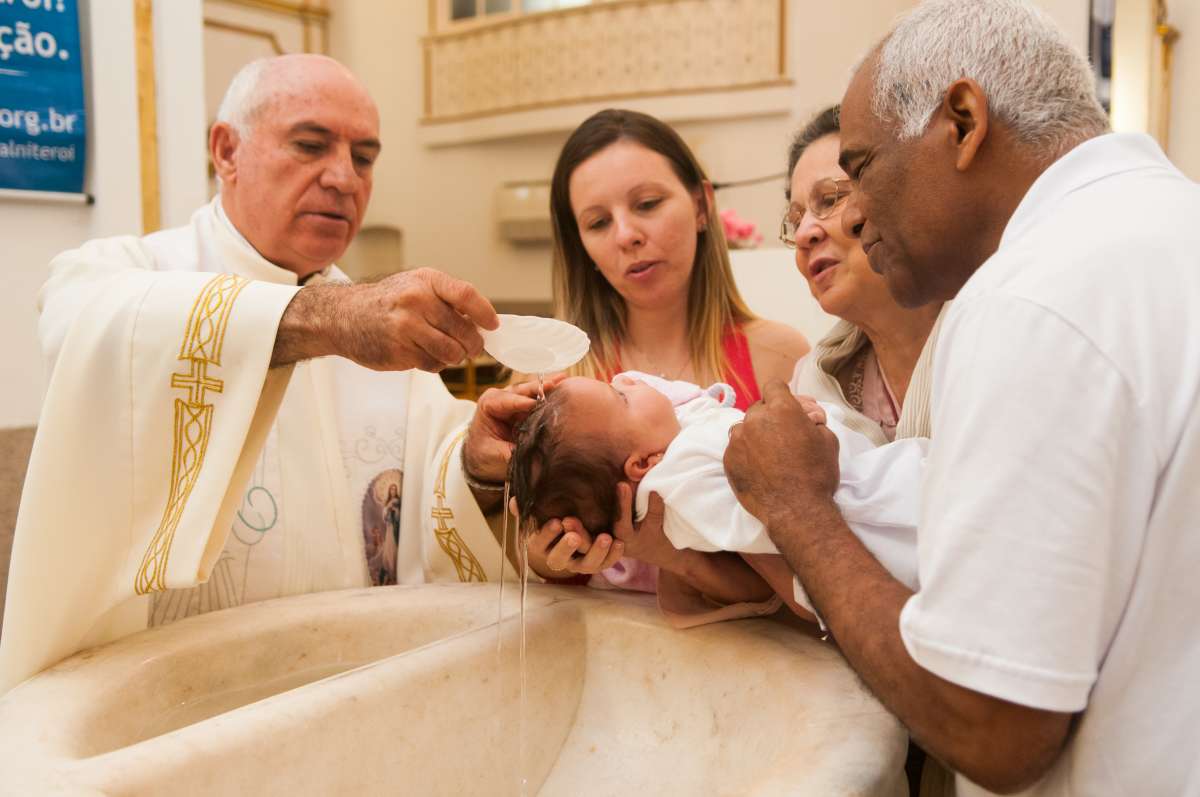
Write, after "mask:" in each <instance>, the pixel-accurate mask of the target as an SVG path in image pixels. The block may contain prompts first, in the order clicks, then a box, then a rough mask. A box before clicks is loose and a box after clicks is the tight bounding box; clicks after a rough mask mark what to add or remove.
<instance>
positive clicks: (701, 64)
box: [422, 0, 787, 123]
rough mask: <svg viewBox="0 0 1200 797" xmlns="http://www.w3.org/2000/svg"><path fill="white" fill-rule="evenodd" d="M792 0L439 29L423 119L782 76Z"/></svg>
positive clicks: (691, 3) (625, 0)
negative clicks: (786, 15) (788, 0)
mask: <svg viewBox="0 0 1200 797" xmlns="http://www.w3.org/2000/svg"><path fill="white" fill-rule="evenodd" d="M785 2H786V0H610V2H605V3H597V4H592V5H586V6H579V7H576V8H571V9H565V10H562V11H552V12H546V13H540V14H527V15H520V16H515V17H506V18H504V19H501V20H499V21H496V22H494V23H491V24H481V25H473V26H471V27H469V28H465V29H461V30H449V31H445V32H435V33H432V34H430V35H428V36H426V37H425V38H424V39H423V40H422V41H423V45H424V59H425V65H424V68H425V76H424V77H425V121H426V122H433V123H436V122H450V121H460V120H465V119H472V118H478V117H484V116H490V115H495V114H503V113H512V112H516V111H527V110H535V109H539V108H548V107H554V106H558V105H566V104H570V103H576V102H589V101H605V100H610V99H621V98H630V97H647V96H661V95H670V94H696V93H703V92H714V91H729V90H739V89H753V88H763V87H768V86H776V85H780V84H782V83H785V82H787V81H786V63H787V59H786V53H785V46H784V42H785V35H784V26H785V19H784V7H785Z"/></svg>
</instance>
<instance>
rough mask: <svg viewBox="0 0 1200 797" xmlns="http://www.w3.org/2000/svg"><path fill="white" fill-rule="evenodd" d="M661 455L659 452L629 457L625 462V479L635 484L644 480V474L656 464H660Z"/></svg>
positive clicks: (636, 454)
mask: <svg viewBox="0 0 1200 797" xmlns="http://www.w3.org/2000/svg"><path fill="white" fill-rule="evenodd" d="M662 458H663V453H662V452H661V451H659V452H658V453H657V454H645V455H643V454H638V453H636V452H635V453H633V454H630V455H629V459H627V460H625V478H626V479H629V481H631V482H633V483H634V484H637V483H638V482H640V481H641V480H642V479H644V478H645V476H646V473H647V472H648V471H649V470H650V469H651V468H653V467H654V466H655V465H657V464H658V463H660V462H662Z"/></svg>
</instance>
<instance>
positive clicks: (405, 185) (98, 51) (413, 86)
mask: <svg viewBox="0 0 1200 797" xmlns="http://www.w3.org/2000/svg"><path fill="white" fill-rule="evenodd" d="M1041 1H1042V5H1043V6H1044V7H1045V8H1046V9H1047V10H1048V11H1049V12H1050V13H1051V15H1052V16H1054V17H1055V19H1056V20H1058V22H1059V23H1060V24H1061V25H1063V27H1064V28H1065V29H1066V30H1067V32H1068V34H1069V35H1070V36H1071V38H1072V39H1073V40H1074V41H1075V42H1076V43H1077V44H1079V46H1081V47H1082V46H1083V44H1084V42H1085V38H1086V23H1087V6H1088V3H1087V0H1041ZM911 4H912V0H844V2H841V3H824V4H815V3H810V2H807V0H789V2H788V14H787V19H788V26H789V31H788V55H789V73H790V74H791V75H792V77H793V78H794V79H795V86H794V87H793V91H792V93H791V95H790V96H791V99H790V101H785V102H784V105H783V106H780V107H778V109H777V110H776V111H775V112H773V113H765V112H764V111H763V110H762V109H761V108H759V109H758V110H753V109H748V110H746V111H745V113H744V114H742V115H734V116H732V117H727V118H723V119H720V120H710V121H690V122H689V121H680V122H677V127H678V128H679V129H680V131H681V132H682V133H683V135H684V136H685V138H687V140H688V141H689V142H690V143H691V144H692V146H693V147H694V148H695V150H696V152H697V154H698V155H699V156H700V158H701V160H702V161H703V162H704V164H705V166H706V167H707V169H708V171H709V173H710V175H711V176H712V177H713V179H715V180H734V179H740V178H746V177H754V176H759V175H767V174H772V173H775V172H778V171H780V170H782V168H783V165H784V157H785V152H786V147H787V143H788V139H789V137H790V135H791V134H792V133H793V131H794V130H795V128H796V127H798V126H799V125H800V124H801V122H802V121H803V120H804V119H806V118H807V117H808V116H809V115H810V114H811V113H812V112H813V111H815V110H817V109H819V108H820V107H822V106H823V105H825V104H827V103H829V102H833V101H836V100H837V99H838V97H839V96H840V94H841V91H842V87H843V84H844V81H845V79H846V77H847V74H848V70H849V68H850V66H851V65H852V64H853V63H854V61H855V60H856V59H857V58H858V57H859V55H860V54H861V53H862V51H863V50H864V49H865V48H866V47H867V46H868V45H869V43H870V42H871V41H872V40H874V39H875V38H876V37H877V36H878V35H880V34H881V33H882V32H883V31H885V30H886V29H887V27H888V25H889V23H890V21H891V20H892V19H893V17H894V16H895V15H896V14H898V13H900V12H902V11H903V10H905V9H906V8H908V7H910V5H911ZM83 5H84V7H85V9H91V8H93V7H95V8H97V9H100V10H102V13H93V14H89V15H88V16H89V17H90V25H89V27H88V30H90V35H89V39H88V40H89V42H90V44H91V52H92V54H93V56H92V58H91V60H92V63H93V65H94V66H96V67H97V69H96V71H95V73H94V74H92V76H91V78H90V80H89V105H90V117H91V118H90V119H89V127H90V131H91V135H90V140H89V156H88V181H87V186H88V190H89V191H91V192H92V193H94V194H95V195H96V204H95V205H93V206H91V207H81V206H69V205H34V204H22V203H19V202H13V201H9V200H0V235H2V236H3V239H4V241H5V248H4V255H5V257H4V260H3V262H4V266H5V277H6V281H5V290H4V292H3V294H0V335H3V339H4V341H5V347H4V351H5V354H4V356H3V357H0V384H3V385H5V389H4V390H3V391H0V428H9V427H18V426H26V425H30V424H32V423H34V422H36V419H37V415H38V412H39V408H40V403H41V393H42V379H43V374H42V364H41V354H40V351H39V348H38V345H37V337H36V323H37V315H36V309H35V301H36V294H37V290H38V288H39V286H40V285H41V283H42V281H43V279H44V277H45V267H46V263H47V261H48V260H49V259H50V258H51V257H52V256H53V255H54V254H55V253H57V252H59V251H61V250H62V249H64V248H67V247H70V246H75V245H77V244H79V243H81V242H83V241H85V240H87V239H89V238H92V237H96V236H102V235H114V234H120V233H138V232H140V224H141V197H140V189H139V181H138V162H139V155H138V147H137V142H138V130H137V101H136V82H135V72H134V69H135V67H134V50H133V13H132V5H133V4H132V0H112V2H110V0H85V2H84V4H83ZM1171 5H1172V9H1171V15H1172V20H1173V22H1174V23H1175V24H1176V26H1177V27H1179V28H1180V30H1182V31H1183V36H1182V38H1181V39H1180V41H1179V44H1178V46H1177V48H1176V79H1175V85H1174V92H1173V94H1174V102H1173V108H1172V110H1173V113H1172V127H1171V145H1170V148H1169V152H1170V155H1171V156H1172V158H1173V159H1174V160H1175V161H1176V162H1177V163H1178V164H1179V165H1180V166H1181V168H1183V169H1184V170H1185V171H1186V172H1188V173H1189V174H1190V175H1191V176H1192V177H1194V178H1200V104H1197V103H1196V102H1195V101H1193V100H1191V99H1190V98H1192V97H1194V96H1195V95H1196V93H1197V91H1198V90H1200V3H1196V2H1187V0H1173V2H1172V3H1171ZM425 7H426V4H425V3H412V2H405V3H387V4H384V3H376V2H370V1H369V0H334V2H332V3H331V10H332V12H333V18H332V24H331V29H330V48H331V51H332V52H333V54H334V55H336V56H338V57H340V58H341V59H342V60H344V61H346V62H347V63H348V64H349V65H350V66H351V67H352V68H354V69H355V70H356V71H357V72H358V73H359V74H360V75H362V77H363V79H364V80H365V81H366V82H367V84H368V85H369V87H370V88H371V90H372V92H373V93H374V95H375V96H376V97H377V98H378V100H379V103H380V111H381V114H382V117H383V131H384V140H385V155H384V157H383V159H382V160H381V161H380V165H379V172H378V183H377V187H376V193H375V198H374V200H373V202H372V205H371V209H370V214H369V218H368V220H367V221H368V223H373V224H391V225H395V226H397V227H399V228H401V229H403V231H404V236H405V243H404V250H405V258H406V262H407V264H408V265H432V266H438V267H441V268H444V269H446V270H447V271H450V272H452V273H454V274H457V275H459V276H462V277H464V278H466V279H470V280H472V281H474V282H476V283H477V284H479V285H480V287H481V288H482V289H483V290H484V292H485V293H487V294H488V295H489V296H491V297H493V298H495V299H508V300H529V299H534V300H538V299H546V298H548V297H549V293H550V279H549V268H548V264H549V248H548V246H546V245H544V244H540V245H533V246H516V245H513V244H511V243H508V242H506V241H504V240H503V239H501V238H500V236H499V234H498V232H497V229H496V223H495V219H494V216H493V191H494V190H495V188H496V186H498V185H499V184H500V183H502V182H506V181H513V180H536V179H545V178H548V177H549V176H550V172H551V170H552V168H553V163H554V158H555V156H556V154H557V151H558V148H559V147H560V146H561V144H562V141H563V139H564V138H565V136H566V134H567V128H568V127H569V126H570V125H572V124H574V123H576V122H578V121H580V120H582V118H583V117H584V116H585V115H586V114H587V113H588V112H590V110H591V109H582V108H577V109H574V110H573V112H572V113H573V114H574V115H573V116H572V115H571V114H568V115H566V116H565V117H564V116H561V115H560V116H559V117H558V118H557V120H556V122H555V124H554V125H551V126H550V128H549V129H552V130H556V132H544V133H539V134H536V135H531V136H525V137H512V138H508V139H504V140H493V141H489V142H482V143H473V144H465V145H453V146H450V145H440V146H428V142H429V141H430V140H431V136H430V131H429V130H427V129H423V128H422V126H421V125H420V123H419V121H418V120H419V117H420V112H421V85H422V84H421V81H422V76H421V51H420V44H419V39H420V36H421V35H423V34H424V33H425V27H426V22H427V19H426V12H425ZM201 8H202V3H201V0H156V4H155V27H156V40H157V41H156V56H157V65H156V69H157V71H158V75H159V84H158V90H159V98H160V109H162V108H166V109H169V112H163V113H161V114H160V117H159V134H160V170H161V173H162V180H161V183H162V185H161V187H162V208H163V221H164V224H168V225H173V224H179V223H182V222H183V221H185V220H186V218H187V216H188V215H189V214H190V212H191V211H192V209H194V208H195V207H197V206H198V205H200V204H201V203H202V202H203V201H204V196H205V183H204V128H205V119H204V103H203V97H204V90H205V86H204V82H205V81H204V77H203V75H204V72H203V68H202V60H203V59H202V55H201V52H200V49H201V46H202V39H203V37H202V33H201V30H202V28H201ZM802 9H803V14H801V10H802ZM101 61H102V62H103V68H102V70H101V69H99V65H100V63H101ZM642 107H643V108H644V109H647V110H649V111H651V112H654V111H655V109H656V108H663V109H668V110H667V111H663V113H670V114H673V116H672V118H675V119H678V118H680V113H681V112H680V111H679V109H678V107H677V106H676V105H673V104H672V102H671V101H668V100H657V101H655V100H648V101H643V104H642ZM738 113H741V112H740V111H739V112H738ZM684 116H686V114H684ZM564 119H565V120H566V121H564ZM718 201H719V202H720V204H721V205H722V207H732V208H734V209H736V210H737V211H738V212H739V213H740V214H741V215H743V216H746V217H748V218H750V219H752V220H754V221H756V222H757V223H758V225H759V228H760V230H761V231H762V232H763V234H764V237H765V238H766V244H765V245H768V246H770V245H774V234H775V229H776V225H777V223H778V214H779V211H780V209H781V207H782V195H781V185H779V184H775V183H772V184H765V185H760V186H755V187H747V188H737V189H730V190H727V191H724V192H722V194H721V195H720V196H719V197H718Z"/></svg>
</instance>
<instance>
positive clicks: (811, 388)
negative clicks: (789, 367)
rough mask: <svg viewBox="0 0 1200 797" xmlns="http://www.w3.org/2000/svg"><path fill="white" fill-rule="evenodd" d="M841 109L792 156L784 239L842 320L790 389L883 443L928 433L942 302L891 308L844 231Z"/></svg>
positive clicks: (812, 128) (806, 135)
mask: <svg viewBox="0 0 1200 797" xmlns="http://www.w3.org/2000/svg"><path fill="white" fill-rule="evenodd" d="M838 110H839V109H838V107H837V106H834V107H832V108H827V109H825V110H824V111H822V112H821V113H819V114H818V115H817V116H816V117H815V118H813V119H812V121H810V122H809V123H808V124H807V125H806V126H805V127H804V129H803V130H801V131H800V133H799V134H798V135H797V136H796V138H795V140H794V141H793V142H792V146H791V149H790V151H789V153H788V173H789V175H790V178H789V185H788V190H787V199H788V209H787V211H786V213H785V215H784V219H783V226H782V230H781V232H780V238H781V239H782V240H783V242H784V243H785V244H786V245H787V246H789V247H792V248H794V249H795V250H796V268H798V269H799V270H800V273H801V274H802V275H803V276H804V279H805V280H807V282H808V288H809V290H810V291H812V295H813V298H814V299H816V300H817V302H818V303H819V304H820V305H821V308H822V309H823V310H824V311H825V312H827V313H829V314H830V315H835V316H837V317H838V318H840V319H841V321H839V322H838V323H837V324H836V325H835V326H834V327H833V329H832V330H831V331H830V332H829V333H828V334H827V335H826V336H825V337H824V338H823V339H822V340H821V341H819V342H818V343H817V345H816V346H815V347H814V349H813V351H812V353H811V354H809V355H808V357H806V358H805V359H804V360H802V361H801V362H800V363H799V364H798V365H797V367H796V371H795V373H794V374H793V377H792V382H791V387H792V392H794V393H804V394H807V395H811V396H814V397H816V398H818V399H821V400H822V401H830V402H834V403H837V404H841V405H843V406H844V407H845V408H846V409H848V410H850V413H849V414H850V417H851V419H852V420H853V423H854V427H855V428H856V430H857V431H860V432H862V433H863V434H864V435H866V436H868V437H870V438H871V439H872V440H874V441H875V443H876V444H877V445H882V444H883V443H886V442H888V441H890V440H893V439H895V438H896V437H927V436H928V435H929V379H930V361H931V358H932V348H933V347H932V345H930V346H928V347H927V346H926V341H927V340H929V339H930V333H931V331H932V330H933V328H934V325H935V324H936V322H937V319H938V317H939V314H940V312H941V309H942V305H941V304H935V305H929V306H926V307H921V308H918V309H915V310H910V309H906V308H903V307H901V306H900V305H898V304H896V301H895V300H894V299H893V298H892V296H891V294H890V293H888V289H887V284H886V283H885V282H884V279H883V277H881V276H880V275H878V274H876V273H875V272H874V271H872V270H871V266H870V264H869V263H868V262H867V256H866V253H865V252H863V250H862V247H861V246H860V245H859V242H858V240H856V239H854V238H851V237H850V236H849V235H847V233H846V231H845V230H844V229H843V228H842V209H843V207H844V206H845V204H846V200H847V199H848V198H849V196H850V192H851V184H850V180H849V179H848V178H847V177H846V174H845V172H843V171H842V170H841V168H840V167H839V166H838V148H839V144H840V137H839V129H840V128H839V125H838Z"/></svg>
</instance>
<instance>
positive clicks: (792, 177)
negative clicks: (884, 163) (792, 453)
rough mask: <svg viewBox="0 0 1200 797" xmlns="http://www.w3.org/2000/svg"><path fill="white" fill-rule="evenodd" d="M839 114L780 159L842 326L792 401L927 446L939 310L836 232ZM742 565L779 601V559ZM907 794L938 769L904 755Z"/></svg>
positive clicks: (787, 572) (940, 785)
mask: <svg viewBox="0 0 1200 797" xmlns="http://www.w3.org/2000/svg"><path fill="white" fill-rule="evenodd" d="M838 112H839V108H838V106H834V107H831V108H826V109H825V110H824V111H822V112H821V113H819V114H817V115H816V116H815V117H814V118H813V119H812V120H811V121H810V122H809V123H808V124H807V125H805V127H804V128H803V129H802V130H801V131H800V132H799V133H798V134H797V135H796V138H795V139H794V140H793V142H792V145H791V148H790V150H789V152H788V174H789V182H788V189H787V200H788V208H787V210H786V211H785V213H784V217H783V224H782V228H781V230H780V236H779V237H780V238H781V239H782V240H783V242H784V244H786V245H787V246H789V247H792V248H794V249H795V250H796V268H798V269H799V270H800V273H801V274H802V275H803V276H804V279H805V280H807V282H808V288H809V290H810V291H811V292H812V295H813V298H815V299H816V300H817V302H818V303H819V304H820V305H821V308H822V309H823V310H825V312H827V313H829V314H830V315H835V316H837V317H838V318H840V319H841V320H840V321H838V322H837V324H835V325H834V327H833V329H832V330H830V331H829V333H828V334H827V335H825V337H824V338H822V339H821V340H820V341H818V342H817V344H816V345H815V346H814V347H813V350H812V351H811V352H810V353H809V355H808V356H807V357H805V358H804V359H803V360H801V361H800V362H799V363H798V364H797V365H796V371H795V373H794V374H793V375H792V380H791V383H790V387H791V390H792V392H793V393H798V394H805V395H809V396H814V397H816V398H818V399H820V400H822V401H827V402H831V403H835V404H838V405H841V406H842V407H843V408H844V409H845V410H846V411H847V412H846V416H847V417H846V425H847V426H850V427H851V428H853V429H854V430H856V431H858V432H861V433H862V434H864V435H866V436H867V437H868V438H870V439H871V440H872V441H874V442H875V444H876V445H883V444H885V443H887V442H890V441H891V440H894V439H895V438H897V437H929V436H930V423H929V397H930V387H931V379H932V362H933V350H934V346H935V344H936V342H937V331H936V330H937V325H938V320H939V319H940V317H941V312H942V308H943V305H942V304H940V303H939V304H932V305H928V306H926V307H921V308H917V309H915V310H910V309H906V308H903V307H901V306H900V305H898V304H896V302H895V300H894V299H893V298H892V296H891V294H890V293H889V292H888V289H887V284H886V282H885V281H884V278H883V277H882V276H880V275H879V274H876V273H875V272H874V271H872V270H871V266H870V264H869V263H868V262H867V255H866V253H865V252H864V251H863V249H862V246H860V244H859V241H858V239H856V238H851V237H850V236H849V235H847V234H846V231H845V230H844V229H843V227H842V211H843V209H844V207H845V205H846V201H847V199H849V197H850V194H851V191H852V188H851V182H850V180H849V179H848V178H847V176H846V173H845V172H843V171H842V169H841V168H840V167H839V166H838V150H839V147H840V144H841V140H840V131H841V128H840V124H839V120H838ZM744 558H745V560H746V561H747V562H748V563H749V564H750V565H751V566H752V567H753V568H754V569H755V570H756V571H758V573H759V575H761V576H762V577H763V578H764V579H765V580H766V581H767V583H769V584H770V585H771V586H772V588H773V589H774V590H775V591H776V593H777V594H778V595H780V596H781V597H782V598H784V600H786V601H787V602H789V604H791V605H792V606H793V607H794V608H796V607H795V604H794V603H792V601H791V593H792V571H791V569H790V568H789V567H788V565H787V563H786V562H785V561H784V560H783V557H781V556H777V555H766V554H763V555H747V556H745V557H744ZM909 759H910V760H909V764H908V766H907V767H906V769H907V771H908V778H909V785H910V788H911V790H912V793H913V794H917V793H921V794H942V793H948V791H947V789H946V785H945V784H948V783H951V780H950V779H949V777H948V776H947V775H946V773H945V770H943V769H942V768H941V767H939V766H938V765H937V764H936V762H933V763H930V762H925V765H924V769H923V770H922V762H923V761H924V754H923V753H921V752H920V751H919V750H918V749H915V748H914V750H912V751H910V755H909Z"/></svg>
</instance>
